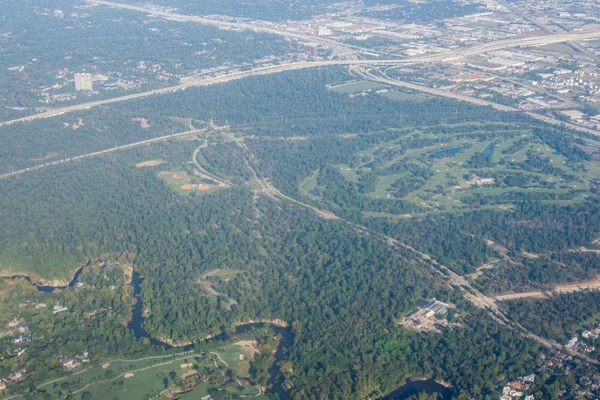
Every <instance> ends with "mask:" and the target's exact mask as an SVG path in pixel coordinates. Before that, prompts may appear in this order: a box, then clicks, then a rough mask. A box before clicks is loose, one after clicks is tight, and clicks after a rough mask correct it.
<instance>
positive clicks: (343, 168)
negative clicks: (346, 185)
mask: <svg viewBox="0 0 600 400" xmlns="http://www.w3.org/2000/svg"><path fill="white" fill-rule="evenodd" d="M339 168H340V172H341V174H342V175H344V178H346V179H347V180H349V181H350V182H355V183H356V182H358V178H359V176H358V174H357V173H356V170H355V169H353V168H350V167H349V166H347V165H340V167H339Z"/></svg>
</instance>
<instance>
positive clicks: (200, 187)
mask: <svg viewBox="0 0 600 400" xmlns="http://www.w3.org/2000/svg"><path fill="white" fill-rule="evenodd" d="M158 177H159V178H160V179H161V180H162V181H163V182H164V183H165V184H166V185H167V186H168V187H170V188H171V189H173V190H174V191H175V192H176V193H177V194H179V195H182V196H190V195H198V194H207V193H214V192H216V191H219V190H221V189H222V187H220V186H216V185H208V184H206V182H204V181H203V180H202V179H201V178H200V177H197V176H194V175H190V174H188V173H187V172H185V171H182V170H171V171H161V172H159V173H158Z"/></svg>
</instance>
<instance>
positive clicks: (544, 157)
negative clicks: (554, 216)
mask: <svg viewBox="0 0 600 400" xmlns="http://www.w3.org/2000/svg"><path fill="white" fill-rule="evenodd" d="M511 127H514V129H510V128H511ZM507 128H508V129H507ZM447 130H448V131H450V132H448V131H446V129H444V130H440V129H437V130H436V129H433V128H427V127H425V128H419V130H415V132H414V133H410V134H408V135H406V136H405V137H400V138H398V139H394V140H390V141H386V142H379V143H378V144H376V145H375V146H373V147H372V148H367V149H363V150H361V151H360V152H358V153H357V154H356V156H357V157H358V159H359V160H361V163H362V164H360V165H357V166H354V167H352V166H349V165H345V164H341V165H337V166H336V167H337V170H338V171H339V173H340V174H341V175H342V176H343V177H344V179H346V181H348V182H353V183H355V184H358V182H359V179H360V177H361V175H363V174H365V173H367V172H369V173H370V172H373V173H375V174H376V182H375V184H374V185H373V186H372V189H371V191H370V192H369V193H366V194H361V195H360V196H364V197H367V198H372V199H391V200H393V199H402V200H405V201H406V200H408V201H410V202H413V203H414V204H415V205H417V206H420V207H423V208H424V209H426V210H428V211H426V213H435V212H447V211H451V210H456V211H459V210H462V211H464V210H468V209H470V208H471V207H473V204H477V203H480V204H479V205H478V207H486V208H493V209H497V208H498V209H501V208H500V207H510V206H511V204H513V201H518V200H519V199H524V198H536V199H540V200H541V201H544V202H546V203H549V204H567V203H575V202H580V201H583V200H584V198H585V192H584V191H585V190H587V188H588V187H589V185H590V183H591V180H593V179H595V178H596V177H598V176H599V174H600V166H598V164H599V163H598V161H589V162H585V163H584V162H580V163H574V162H570V161H569V160H568V159H567V157H566V156H565V155H563V154H561V152H560V150H559V149H555V148H552V147H551V146H550V145H549V144H548V143H546V142H544V141H542V140H541V139H540V138H539V137H537V136H535V135H534V134H533V132H532V131H529V130H524V129H523V128H522V127H520V126H517V125H514V126H511V125H506V124H495V125H494V126H490V127H488V126H486V125H485V124H481V128H480V129H478V127H477V125H473V124H471V125H470V126H468V127H466V128H465V130H466V132H461V126H460V125H452V126H448V127H447ZM492 130H499V131H500V132H502V133H501V134H491V133H490V132H491V131H492ZM438 132H439V133H438ZM583 168H585V172H586V173H585V174H582V173H581V171H582V169H583ZM318 174H319V172H318V171H316V172H315V173H314V174H313V175H311V176H309V177H307V178H306V179H305V180H304V181H303V182H302V183H301V185H300V191H301V193H302V194H303V195H304V196H307V197H310V198H312V199H315V200H318V199H319V198H318V197H316V196H314V195H313V194H314V192H312V193H311V191H313V190H314V189H315V188H316V185H317V179H318ZM325 189H326V188H324V187H321V188H320V190H325ZM574 190H579V191H581V193H576V192H573V191H574ZM364 215H370V216H373V217H381V216H386V217H392V216H393V215H392V214H386V213H377V212H375V213H369V212H367V213H366V214H364ZM396 217H399V216H396Z"/></svg>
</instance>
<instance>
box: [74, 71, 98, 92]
mask: <svg viewBox="0 0 600 400" xmlns="http://www.w3.org/2000/svg"><path fill="white" fill-rule="evenodd" d="M75 90H76V91H78V92H80V91H84V90H87V91H90V92H92V91H93V90H94V87H93V85H92V74H75Z"/></svg>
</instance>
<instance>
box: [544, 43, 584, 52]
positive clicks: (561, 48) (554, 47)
mask: <svg viewBox="0 0 600 400" xmlns="http://www.w3.org/2000/svg"><path fill="white" fill-rule="evenodd" d="M536 48H537V49H539V50H543V51H553V52H555V53H560V54H567V55H573V54H577V52H576V51H575V50H573V48H572V47H570V46H568V45H566V44H564V43H552V44H547V45H545V46H539V47H536Z"/></svg>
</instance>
